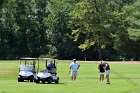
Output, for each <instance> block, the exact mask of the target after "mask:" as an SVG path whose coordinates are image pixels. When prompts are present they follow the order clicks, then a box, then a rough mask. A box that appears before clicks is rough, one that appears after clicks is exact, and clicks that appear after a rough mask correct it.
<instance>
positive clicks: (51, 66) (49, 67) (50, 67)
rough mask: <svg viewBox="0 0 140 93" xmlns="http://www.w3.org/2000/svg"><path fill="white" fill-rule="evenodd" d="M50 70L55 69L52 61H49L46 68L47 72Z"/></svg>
mask: <svg viewBox="0 0 140 93" xmlns="http://www.w3.org/2000/svg"><path fill="white" fill-rule="evenodd" d="M52 68H56V67H55V65H54V64H53V62H52V61H50V64H49V65H48V66H47V69H48V70H52Z"/></svg>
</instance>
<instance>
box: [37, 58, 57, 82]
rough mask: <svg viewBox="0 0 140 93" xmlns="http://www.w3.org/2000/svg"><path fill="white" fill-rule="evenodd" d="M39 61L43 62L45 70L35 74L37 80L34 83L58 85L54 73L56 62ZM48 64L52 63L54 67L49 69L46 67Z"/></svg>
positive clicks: (41, 59)
mask: <svg viewBox="0 0 140 93" xmlns="http://www.w3.org/2000/svg"><path fill="white" fill-rule="evenodd" d="M39 60H40V61H45V68H44V69H43V70H42V71H41V72H40V73H38V74H37V79H36V80H35V82H36V83H39V82H40V81H41V82H42V83H45V82H48V83H49V84H51V83H59V77H58V76H57V73H56V60H57V59H51V58H39ZM48 62H50V63H52V64H53V65H54V66H53V67H52V68H51V69H50V68H49V67H48Z"/></svg>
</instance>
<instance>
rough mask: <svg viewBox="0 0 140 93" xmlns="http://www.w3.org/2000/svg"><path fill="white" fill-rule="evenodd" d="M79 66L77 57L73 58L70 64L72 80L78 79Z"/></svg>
mask: <svg viewBox="0 0 140 93" xmlns="http://www.w3.org/2000/svg"><path fill="white" fill-rule="evenodd" d="M79 67H80V64H79V63H77V62H76V59H73V62H72V63H71V64H70V71H71V70H72V73H71V81H76V77H77V74H78V69H79ZM70 71H69V72H70Z"/></svg>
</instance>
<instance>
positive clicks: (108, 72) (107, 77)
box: [106, 70, 110, 84]
mask: <svg viewBox="0 0 140 93" xmlns="http://www.w3.org/2000/svg"><path fill="white" fill-rule="evenodd" d="M109 74H110V70H107V71H106V80H107V83H106V84H110V80H109Z"/></svg>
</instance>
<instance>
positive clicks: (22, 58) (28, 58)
mask: <svg viewBox="0 0 140 93" xmlns="http://www.w3.org/2000/svg"><path fill="white" fill-rule="evenodd" d="M20 60H37V58H31V57H25V58H24V57H21V58H20Z"/></svg>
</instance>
